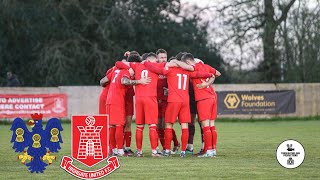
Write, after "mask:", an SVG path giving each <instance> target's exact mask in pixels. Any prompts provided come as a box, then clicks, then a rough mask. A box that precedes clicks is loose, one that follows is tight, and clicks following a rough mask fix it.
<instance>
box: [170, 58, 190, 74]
mask: <svg viewBox="0 0 320 180" xmlns="http://www.w3.org/2000/svg"><path fill="white" fill-rule="evenodd" d="M170 63H171V64H170V65H171V66H173V67H180V68H182V69H185V70H187V71H194V67H193V66H191V65H189V64H187V63H185V62H182V61H178V60H172V61H170Z"/></svg>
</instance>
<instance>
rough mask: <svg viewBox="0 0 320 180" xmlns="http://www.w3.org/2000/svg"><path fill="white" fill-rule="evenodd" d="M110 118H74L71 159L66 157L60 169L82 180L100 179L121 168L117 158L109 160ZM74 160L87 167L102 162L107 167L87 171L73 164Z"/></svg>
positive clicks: (72, 121) (101, 116)
mask: <svg viewBox="0 0 320 180" xmlns="http://www.w3.org/2000/svg"><path fill="white" fill-rule="evenodd" d="M108 124H109V123H108V116H107V115H97V116H72V120H71V132H72V145H71V156H72V158H71V157H68V156H64V157H63V158H62V161H61V164H60V167H61V168H62V169H64V170H65V171H67V172H68V173H70V174H72V175H74V176H76V177H78V178H81V179H99V178H102V177H104V176H107V175H108V174H110V173H111V172H113V171H114V170H116V169H118V168H119V167H120V164H119V161H118V158H117V157H110V158H109V159H107V158H108V152H109V150H108V146H109V143H108V142H109V130H108ZM73 159H75V160H77V161H79V162H80V163H82V164H84V165H85V166H87V167H93V166H94V165H96V164H98V163H100V162H103V161H104V162H107V165H106V166H105V167H103V168H101V169H99V170H95V171H85V170H82V169H80V168H78V167H75V165H73V164H72V162H73Z"/></svg>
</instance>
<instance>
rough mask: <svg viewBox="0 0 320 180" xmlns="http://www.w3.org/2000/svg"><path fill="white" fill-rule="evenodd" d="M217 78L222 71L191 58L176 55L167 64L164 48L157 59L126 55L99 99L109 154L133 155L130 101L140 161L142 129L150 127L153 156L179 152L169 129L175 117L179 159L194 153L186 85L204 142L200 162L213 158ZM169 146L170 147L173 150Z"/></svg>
mask: <svg viewBox="0 0 320 180" xmlns="http://www.w3.org/2000/svg"><path fill="white" fill-rule="evenodd" d="M141 61H142V62H141ZM218 76H220V72H218V71H217V70H215V69H214V68H212V67H211V66H209V65H206V64H204V63H203V62H202V61H201V60H199V59H195V58H194V57H193V55H192V54H190V53H179V54H178V55H177V56H176V57H175V58H170V62H167V52H166V51H165V50H163V49H159V50H158V51H157V53H156V54H155V53H146V54H143V55H142V57H140V55H139V54H138V53H137V52H135V51H132V52H126V53H125V56H124V57H122V58H120V59H119V61H117V62H116V64H115V66H114V67H112V68H111V69H109V70H108V71H107V72H106V76H105V77H104V78H102V79H101V80H100V84H101V86H103V87H104V89H103V91H102V92H101V95H100V103H99V104H100V105H99V113H100V114H108V115H109V119H110V121H109V125H110V126H109V127H110V131H109V132H110V143H109V144H110V149H112V153H113V154H115V155H118V156H132V155H133V152H132V151H131V149H130V143H131V121H132V116H133V106H134V104H133V96H135V97H136V106H135V109H136V146H137V153H136V156H137V157H142V156H143V153H142V140H143V129H144V125H145V124H147V125H148V126H149V139H150V144H151V150H152V157H162V156H170V154H171V153H175V152H176V151H177V150H178V149H179V147H180V143H179V142H178V140H177V137H176V134H175V131H174V129H173V125H174V124H175V122H176V119H177V118H178V120H179V123H180V125H181V128H182V135H181V153H180V156H181V157H185V156H186V152H193V145H192V142H193V135H194V122H195V115H194V114H195V113H196V112H192V113H193V116H192V118H191V114H190V104H189V102H190V101H189V82H190V85H191V86H192V87H193V89H194V99H195V101H196V106H197V111H198V116H199V122H200V124H201V128H202V132H203V141H204V147H203V152H204V153H202V154H200V155H199V156H198V157H213V156H216V142H217V132H216V130H215V125H214V120H215V119H216V118H217V106H216V104H217V103H216V102H217V96H216V93H215V91H214V89H213V87H212V86H211V84H212V83H213V82H214V79H215V78H216V77H218ZM133 86H135V91H134V89H133ZM188 127H189V128H188ZM189 134H190V137H189ZM159 140H160V142H161V145H162V147H163V149H164V150H163V152H162V153H160V152H159V151H158V142H159ZM124 141H125V142H124ZM172 141H174V148H173V150H172V151H171V142H172ZM124 145H125V147H124V148H123V146H124ZM187 147H188V149H187ZM186 150H187V151H186Z"/></svg>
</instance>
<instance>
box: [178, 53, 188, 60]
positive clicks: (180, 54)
mask: <svg viewBox="0 0 320 180" xmlns="http://www.w3.org/2000/svg"><path fill="white" fill-rule="evenodd" d="M186 53H187V52H179V53H178V54H177V55H176V59H177V60H178V61H181V58H182V56H183V55H184V54H186Z"/></svg>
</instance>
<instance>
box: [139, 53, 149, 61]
mask: <svg viewBox="0 0 320 180" xmlns="http://www.w3.org/2000/svg"><path fill="white" fill-rule="evenodd" d="M148 54H149V53H144V54H142V56H141V59H142V61H144V60H146V59H147V57H148Z"/></svg>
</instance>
